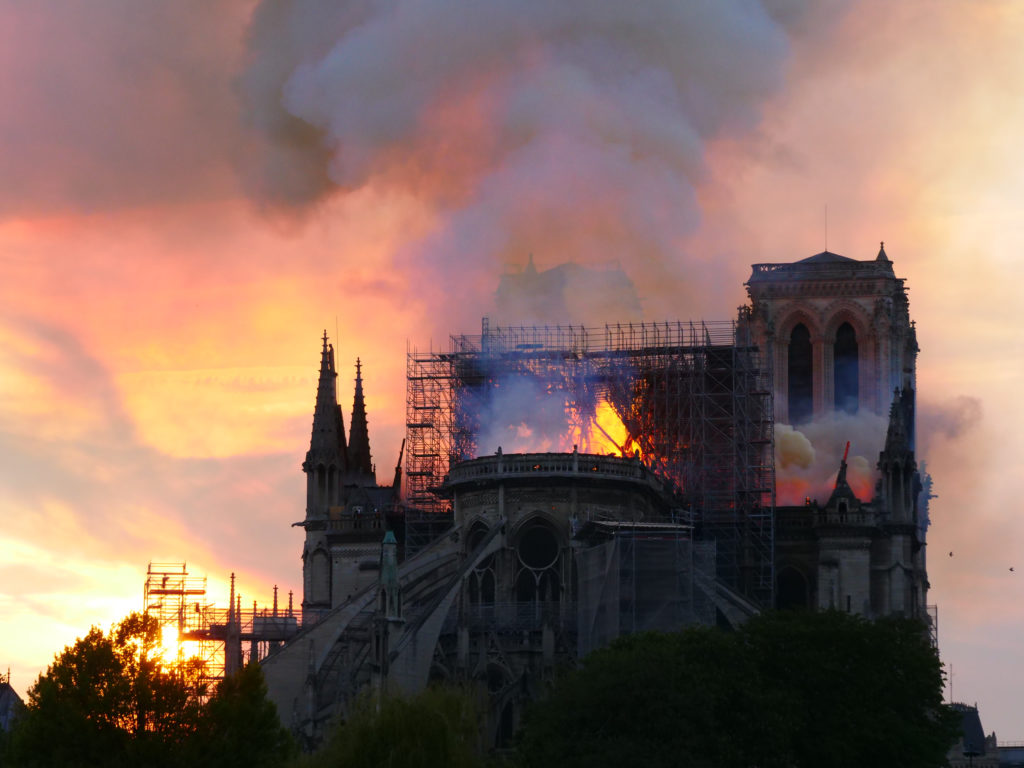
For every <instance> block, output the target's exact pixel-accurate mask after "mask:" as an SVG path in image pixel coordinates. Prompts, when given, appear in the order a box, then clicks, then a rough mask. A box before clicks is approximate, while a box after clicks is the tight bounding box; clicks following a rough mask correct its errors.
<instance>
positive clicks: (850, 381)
mask: <svg viewBox="0 0 1024 768" xmlns="http://www.w3.org/2000/svg"><path fill="white" fill-rule="evenodd" d="M833 350H834V351H833V360H834V366H835V367H834V373H835V385H836V389H835V396H836V410H837V411H844V412H845V413H856V412H857V404H858V403H859V402H860V384H859V381H858V377H859V373H860V372H859V370H858V358H859V355H858V351H857V333H856V332H855V331H854V330H853V326H852V325H850V324H849V323H843V324H842V325H840V326H839V330H837V331H836V344H835V347H834V348H833Z"/></svg>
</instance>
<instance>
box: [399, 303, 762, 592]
mask: <svg viewBox="0 0 1024 768" xmlns="http://www.w3.org/2000/svg"><path fill="white" fill-rule="evenodd" d="M407 373H408V389H407V402H406V417H407V418H406V434H407V440H408V454H407V456H406V470H405V471H406V497H405V498H406V500H407V503H408V504H409V505H410V506H411V507H413V508H415V509H416V510H418V513H419V515H420V517H421V518H426V519H428V520H429V519H431V517H430V516H432V515H446V514H450V512H449V510H448V509H447V507H446V506H445V504H446V502H445V500H444V499H442V498H440V497H439V496H438V495H437V494H435V492H434V489H435V488H436V487H438V486H439V485H440V484H441V482H442V481H443V479H444V477H445V475H446V474H447V473H448V471H449V469H450V468H451V466H452V465H454V464H456V463H458V462H460V461H463V460H465V459H469V458H474V457H476V456H478V455H479V453H480V451H479V446H478V440H479V436H480V434H481V430H483V429H484V428H485V427H486V425H485V424H484V421H485V420H486V413H487V409H486V407H485V405H486V403H487V402H488V400H489V398H490V397H491V396H492V395H493V394H494V392H495V391H496V390H497V389H498V388H500V387H501V386H502V384H503V382H508V381H509V380H512V379H516V378H529V379H532V380H534V381H536V382H539V383H540V388H541V390H542V391H543V392H544V393H546V396H551V397H555V398H561V400H562V403H563V406H564V411H565V414H566V418H567V423H568V424H569V426H570V427H577V426H580V425H585V424H586V423H587V422H588V421H592V420H594V418H595V412H596V410H597V407H598V405H599V404H601V403H607V404H610V405H611V407H612V408H613V409H614V411H615V413H616V414H617V415H618V417H619V418H620V419H621V421H622V424H623V425H624V426H625V428H626V430H627V432H628V435H629V440H628V441H627V443H628V445H629V446H630V449H631V450H632V449H633V448H635V449H636V450H639V451H640V455H641V457H642V459H643V460H644V462H645V463H646V464H648V466H650V467H651V468H652V469H653V470H654V471H655V472H657V473H658V474H660V475H661V476H663V477H665V478H667V479H668V480H670V481H672V482H673V483H674V484H675V485H676V486H678V488H679V489H680V491H681V494H682V497H683V499H684V500H685V503H686V504H687V505H688V506H689V507H690V508H691V509H692V511H693V514H694V518H695V520H696V521H697V526H698V529H697V530H698V535H699V536H700V537H702V538H704V539H706V540H714V541H715V542H716V547H717V561H718V562H717V572H718V577H719V579H721V580H722V581H724V582H725V583H726V584H728V585H729V586H731V587H733V588H736V589H738V590H739V591H741V592H743V593H744V594H747V595H748V596H750V597H751V598H754V599H755V600H757V601H758V602H759V603H760V604H762V605H770V604H771V599H772V589H773V562H772V558H773V541H772V539H773V525H772V519H773V508H774V486H775V482H774V480H775V469H774V458H773V450H772V428H773V423H772V395H771V386H770V381H769V376H770V374H769V372H768V371H767V370H766V369H765V368H764V367H763V365H762V362H761V357H760V354H759V352H758V349H757V347H756V346H754V345H753V343H752V342H751V340H750V338H749V334H748V333H747V331H746V324H743V325H737V324H736V323H735V322H729V321H725V322H718V323H709V322H697V323H693V322H690V323H684V322H665V323H630V324H625V325H622V324H618V325H605V326H604V327H601V328H585V327H582V326H540V327H516V328H491V327H490V326H489V324H488V322H487V320H486V318H485V319H484V322H483V326H482V329H481V333H480V335H479V336H476V335H472V336H469V335H460V336H453V337H452V338H451V346H450V349H449V350H448V351H446V352H427V353H420V352H416V351H412V352H410V353H409V357H408V365H407ZM408 535H409V533H408V531H407V536H408ZM416 537H417V533H416V532H415V531H414V532H413V539H414V540H416ZM422 538H426V537H425V536H423V537H422Z"/></svg>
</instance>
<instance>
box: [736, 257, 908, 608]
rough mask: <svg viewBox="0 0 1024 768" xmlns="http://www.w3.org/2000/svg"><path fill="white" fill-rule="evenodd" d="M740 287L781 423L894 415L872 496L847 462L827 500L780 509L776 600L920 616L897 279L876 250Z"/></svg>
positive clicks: (785, 267)
mask: <svg viewBox="0 0 1024 768" xmlns="http://www.w3.org/2000/svg"><path fill="white" fill-rule="evenodd" d="M747 292H748V294H749V296H750V301H751V303H750V306H749V308H747V309H746V310H745V311H744V312H743V313H741V322H746V323H749V326H748V327H749V329H750V334H751V337H752V340H753V341H754V342H755V343H756V344H757V345H758V346H759V347H760V348H761V350H762V352H763V354H764V355H765V357H766V361H767V363H768V365H769V367H770V368H771V370H772V374H773V390H774V391H773V394H774V397H775V417H776V421H777V422H778V423H791V424H794V425H796V426H797V427H799V425H800V424H801V423H803V422H805V421H808V420H811V419H817V418H821V417H826V416H829V415H830V414H833V413H836V412H845V413H847V414H848V415H850V416H852V417H856V416H857V414H859V413H865V412H866V413H876V414H884V413H885V412H886V410H888V412H889V427H888V433H887V436H886V442H885V446H884V447H883V449H882V451H881V452H880V454H879V457H878V463H877V468H878V471H879V480H878V483H877V485H876V487H875V490H874V493H873V495H872V498H870V499H858V498H857V497H856V496H855V495H854V494H853V491H852V490H851V489H850V487H849V486H848V485H847V484H846V482H845V473H846V464H845V459H844V462H843V464H842V466H841V468H840V472H839V480H838V481H837V484H836V488H835V491H834V492H833V493H832V495H831V497H830V498H829V499H828V500H827V501H826V502H824V503H820V502H818V501H811V500H808V502H807V504H805V505H802V506H797V507H778V508H777V509H776V525H775V540H776V545H775V574H776V605H778V606H780V607H808V608H819V609H826V608H835V609H839V610H845V611H849V612H851V613H857V614H861V615H865V616H869V617H876V616H887V615H893V614H896V615H903V616H915V617H919V618H922V619H925V620H927V619H928V613H927V605H926V603H927V589H928V580H927V574H926V571H925V547H924V544H925V529H926V528H927V520H926V508H925V507H926V499H924V498H923V497H922V487H923V486H922V482H921V478H920V477H919V475H918V472H917V463H916V461H915V457H914V423H915V392H914V387H915V382H916V376H915V369H916V361H917V353H918V346H917V335H916V332H915V329H914V324H913V322H912V321H911V320H910V313H909V301H908V299H907V295H906V289H905V287H904V281H903V280H902V279H901V278H898V277H896V275H895V272H894V270H893V265H892V262H891V261H890V260H889V258H888V256H887V255H886V253H885V248H884V246H883V247H882V248H880V249H879V251H878V255H877V256H876V257H875V258H874V259H872V260H868V261H856V260H854V259H849V258H846V257H845V256H840V255H838V254H834V253H829V252H827V251H826V252H824V253H819V254H817V255H815V256H811V257H809V258H806V259H803V260H801V261H797V262H794V263H791V264H755V265H754V266H753V271H752V273H751V276H750V279H749V280H748V282H747ZM808 396H809V399H808Z"/></svg>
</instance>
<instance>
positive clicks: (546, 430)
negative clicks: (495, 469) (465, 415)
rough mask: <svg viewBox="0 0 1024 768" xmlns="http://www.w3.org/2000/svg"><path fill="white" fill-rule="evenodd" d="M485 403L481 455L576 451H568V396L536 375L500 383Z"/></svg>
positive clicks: (479, 438)
mask: <svg viewBox="0 0 1024 768" xmlns="http://www.w3.org/2000/svg"><path fill="white" fill-rule="evenodd" d="M487 395H488V397H487V400H486V401H485V402H484V403H481V405H480V408H479V413H477V414H474V416H475V417H476V418H477V419H478V420H479V422H478V423H479V424H480V426H481V432H480V434H479V435H477V449H478V455H486V454H489V453H494V452H495V451H497V450H498V448H501V449H502V451H504V452H505V453H530V452H541V453H547V452H551V451H565V450H572V448H571V446H570V447H568V448H567V446H566V442H567V441H568V440H569V420H568V415H567V413H566V406H565V398H564V393H561V392H557V391H552V390H551V387H550V385H548V384H546V383H545V382H544V381H542V380H541V379H540V378H536V377H532V376H507V377H504V378H502V379H501V380H499V381H498V382H496V385H495V386H494V387H492V388H490V389H489V390H488V392H487Z"/></svg>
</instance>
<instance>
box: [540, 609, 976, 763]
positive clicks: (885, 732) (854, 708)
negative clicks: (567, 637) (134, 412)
mask: <svg viewBox="0 0 1024 768" xmlns="http://www.w3.org/2000/svg"><path fill="white" fill-rule="evenodd" d="M957 724H958V720H957V718H956V716H955V714H952V713H951V712H950V710H949V709H948V707H946V706H945V705H943V703H942V670H941V665H940V663H939V660H938V655H937V653H936V651H935V649H934V648H932V647H931V645H930V644H929V642H928V640H927V637H926V634H925V632H924V627H923V626H922V625H921V624H920V623H919V622H916V621H910V620H904V619H883V620H879V621H874V622H870V621H867V620H864V619H862V618H860V617H857V616H851V615H849V614H845V613H839V612H826V613H812V612H800V613H770V614H765V615H762V616H759V617H756V618H754V619H751V620H750V621H749V622H748V623H747V624H746V625H745V626H744V627H742V628H741V629H740V630H738V631H736V632H724V631H721V630H718V629H708V628H692V629H687V630H685V631H683V632H681V633H678V634H657V633H651V634H642V635H632V636H628V637H624V638H620V639H619V640H618V641H616V642H615V643H613V644H612V645H611V646H610V647H608V648H605V649H602V650H599V651H595V652H594V653H592V654H591V655H590V656H588V657H587V658H586V659H584V660H583V663H582V665H581V668H580V669H579V670H577V671H575V672H572V673H570V674H568V675H567V676H565V677H564V678H562V679H561V680H559V681H557V682H556V683H555V685H554V687H553V690H552V692H551V696H550V697H549V698H548V699H546V700H545V701H543V702H540V703H538V704H536V705H535V706H534V707H533V708H532V709H531V710H530V712H529V713H528V717H527V720H526V723H525V728H524V729H523V732H522V738H521V743H520V751H521V755H522V758H523V761H524V762H525V764H526V765H527V766H538V767H539V766H551V765H559V766H563V768H571V767H572V766H588V768H593V767H595V766H615V768H621V767H622V766H623V765H644V766H652V767H655V766H708V767H709V768H710V767H711V766H716V767H718V768H728V767H730V766H736V767H737V768H740V767H746V766H759V767H760V768H770V767H771V766H779V768H782V767H783V766H786V767H787V768H788V767H796V768H801V767H803V766H807V767H808V768H810V767H811V766H814V767H815V768H816V767H817V766H822V765H829V766H836V767H837V768H844V767H845V766H851V768H852V767H853V766H858V767H859V766H864V765H873V766H879V765H900V766H910V767H916V766H920V767H921V768H925V767H926V766H928V767H930V766H938V765H944V764H945V755H946V751H947V750H948V748H949V747H950V745H951V744H952V743H953V742H954V741H955V739H956V737H957V727H958V726H957Z"/></svg>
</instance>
